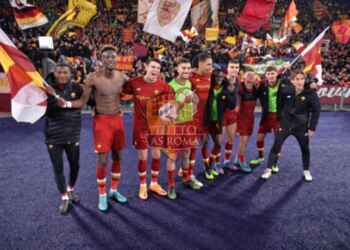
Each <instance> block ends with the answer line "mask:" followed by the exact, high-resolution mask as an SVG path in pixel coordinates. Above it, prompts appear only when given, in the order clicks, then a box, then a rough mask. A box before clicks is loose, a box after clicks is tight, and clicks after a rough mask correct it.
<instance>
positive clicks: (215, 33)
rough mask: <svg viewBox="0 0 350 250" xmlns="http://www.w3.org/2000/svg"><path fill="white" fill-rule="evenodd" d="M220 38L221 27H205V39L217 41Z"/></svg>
mask: <svg viewBox="0 0 350 250" xmlns="http://www.w3.org/2000/svg"><path fill="white" fill-rule="evenodd" d="M218 38H219V28H217V27H216V28H206V29H205V40H206V41H216V40H218Z"/></svg>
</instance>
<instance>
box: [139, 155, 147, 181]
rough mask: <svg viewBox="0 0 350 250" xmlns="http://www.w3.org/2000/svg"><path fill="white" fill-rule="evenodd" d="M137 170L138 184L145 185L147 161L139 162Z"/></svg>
mask: <svg viewBox="0 0 350 250" xmlns="http://www.w3.org/2000/svg"><path fill="white" fill-rule="evenodd" d="M138 169H139V178H140V184H146V183H147V161H145V160H139V165H138Z"/></svg>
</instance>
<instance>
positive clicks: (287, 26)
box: [278, 0, 302, 43]
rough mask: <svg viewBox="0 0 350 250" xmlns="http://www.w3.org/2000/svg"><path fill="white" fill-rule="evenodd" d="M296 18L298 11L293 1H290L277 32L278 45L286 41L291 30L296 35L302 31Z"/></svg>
mask: <svg viewBox="0 0 350 250" xmlns="http://www.w3.org/2000/svg"><path fill="white" fill-rule="evenodd" d="M297 16H298V9H297V6H296V4H295V2H294V0H292V1H291V3H290V5H289V7H288V10H287V11H286V14H285V16H284V20H283V23H282V26H281V28H280V30H279V39H278V40H279V42H280V43H283V42H284V41H285V40H287V41H288V38H289V37H290V35H291V33H292V29H293V30H294V31H295V32H296V33H299V32H300V31H301V30H302V26H301V25H299V24H298V23H297Z"/></svg>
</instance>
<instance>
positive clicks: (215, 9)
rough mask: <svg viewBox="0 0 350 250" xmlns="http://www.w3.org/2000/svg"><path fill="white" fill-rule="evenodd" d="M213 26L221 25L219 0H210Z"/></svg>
mask: <svg viewBox="0 0 350 250" xmlns="http://www.w3.org/2000/svg"><path fill="white" fill-rule="evenodd" d="M210 12H211V27H219V0H210Z"/></svg>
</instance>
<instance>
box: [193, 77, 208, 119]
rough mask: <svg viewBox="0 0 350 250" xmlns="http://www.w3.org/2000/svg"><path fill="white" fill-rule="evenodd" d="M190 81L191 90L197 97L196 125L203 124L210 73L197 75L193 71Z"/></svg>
mask: <svg viewBox="0 0 350 250" xmlns="http://www.w3.org/2000/svg"><path fill="white" fill-rule="evenodd" d="M190 81H191V83H192V90H193V91H194V92H195V94H196V95H197V96H198V97H199V102H198V104H197V105H198V106H197V113H196V114H195V117H194V119H195V120H196V121H198V122H199V123H200V124H198V125H201V124H203V119H204V112H205V106H206V102H207V100H208V96H209V89H210V75H199V74H197V73H195V72H193V73H192V75H191V77H190Z"/></svg>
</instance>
